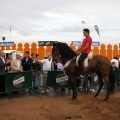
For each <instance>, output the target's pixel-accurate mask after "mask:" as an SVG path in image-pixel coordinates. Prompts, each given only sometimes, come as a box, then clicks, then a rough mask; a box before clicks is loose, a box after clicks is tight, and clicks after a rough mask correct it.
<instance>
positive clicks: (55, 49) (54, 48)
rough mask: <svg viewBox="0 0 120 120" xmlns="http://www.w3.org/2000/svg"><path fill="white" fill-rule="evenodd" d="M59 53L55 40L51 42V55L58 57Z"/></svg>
mask: <svg viewBox="0 0 120 120" xmlns="http://www.w3.org/2000/svg"><path fill="white" fill-rule="evenodd" d="M59 55H60V51H59V49H58V45H57V42H54V43H53V48H52V57H53V58H55V57H59Z"/></svg>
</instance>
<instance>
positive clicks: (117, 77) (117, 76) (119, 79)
mask: <svg viewBox="0 0 120 120" xmlns="http://www.w3.org/2000/svg"><path fill="white" fill-rule="evenodd" d="M114 75H115V83H119V84H120V70H115V71H114Z"/></svg>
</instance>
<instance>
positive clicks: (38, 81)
mask: <svg viewBox="0 0 120 120" xmlns="http://www.w3.org/2000/svg"><path fill="white" fill-rule="evenodd" d="M36 60H37V61H36V65H37V74H36V81H37V83H38V85H39V87H40V86H41V84H40V83H41V82H40V74H41V71H42V64H41V63H40V62H38V61H39V55H38V54H36Z"/></svg>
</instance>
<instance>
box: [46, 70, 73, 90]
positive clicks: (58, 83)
mask: <svg viewBox="0 0 120 120" xmlns="http://www.w3.org/2000/svg"><path fill="white" fill-rule="evenodd" d="M46 85H47V86H49V87H59V88H60V87H61V88H65V87H67V88H69V87H71V84H70V81H69V80H68V77H67V76H66V75H65V74H64V73H63V71H48V78H47V82H46Z"/></svg>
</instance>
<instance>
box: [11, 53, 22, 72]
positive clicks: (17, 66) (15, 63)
mask: <svg viewBox="0 0 120 120" xmlns="http://www.w3.org/2000/svg"><path fill="white" fill-rule="evenodd" d="M11 71H12V72H21V71H23V70H22V65H21V60H20V54H19V53H17V54H16V58H15V59H13V60H12V62H11Z"/></svg>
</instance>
